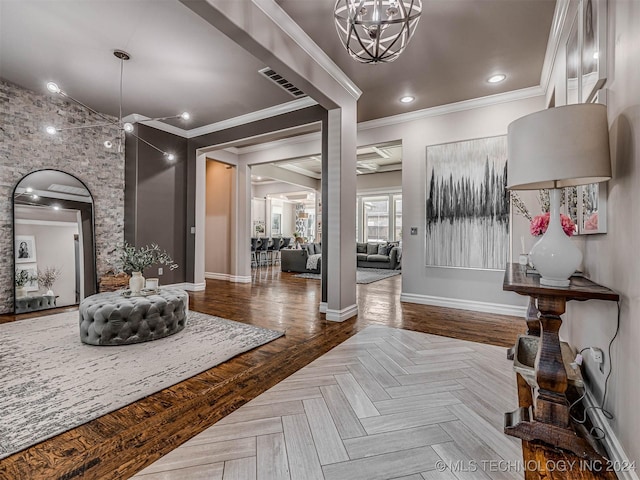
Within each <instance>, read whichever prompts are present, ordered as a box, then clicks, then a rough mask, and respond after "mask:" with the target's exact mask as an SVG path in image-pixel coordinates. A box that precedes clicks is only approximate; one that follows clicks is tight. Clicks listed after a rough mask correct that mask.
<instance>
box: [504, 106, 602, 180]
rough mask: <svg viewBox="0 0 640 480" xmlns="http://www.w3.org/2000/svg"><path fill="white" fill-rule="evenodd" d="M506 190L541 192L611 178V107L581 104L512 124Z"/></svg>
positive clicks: (556, 109) (538, 113) (522, 119)
mask: <svg viewBox="0 0 640 480" xmlns="http://www.w3.org/2000/svg"><path fill="white" fill-rule="evenodd" d="M507 143H508V147H507V148H508V150H507V151H508V157H507V158H508V159H509V167H508V170H507V188H508V189H513V190H539V189H542V188H563V187H572V186H576V185H586V184H589V183H598V182H603V181H605V180H609V179H610V178H611V158H610V154H609V127H608V123H607V107H606V106H605V105H601V104H596V103H582V104H576V105H567V106H563V107H556V108H549V109H547V110H542V111H540V112H536V113H532V114H530V115H527V116H525V117H522V118H519V119H518V120H515V121H514V122H511V124H510V125H509V129H508V135H507Z"/></svg>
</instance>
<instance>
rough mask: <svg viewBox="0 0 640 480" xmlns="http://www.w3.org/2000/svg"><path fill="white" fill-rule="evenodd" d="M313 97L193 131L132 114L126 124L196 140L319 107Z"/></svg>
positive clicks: (125, 120)
mask: <svg viewBox="0 0 640 480" xmlns="http://www.w3.org/2000/svg"><path fill="white" fill-rule="evenodd" d="M317 104H318V102H316V101H315V100H314V99H313V98H311V97H304V98H298V99H296V100H292V101H290V102H286V103H281V104H279V105H274V106H273V107H268V108H263V109H262V110H256V111H255V112H250V113H247V114H244V115H238V116H237V117H233V118H228V119H226V120H222V121H220V122H216V123H210V124H209V125H203V126H201V127H196V128H192V129H191V130H185V129H183V128H180V127H174V126H173V125H169V124H168V123H164V122H161V121H159V120H149V117H146V116H144V115H140V114H139V113H131V114H129V115H127V116H126V117H124V118H123V119H122V120H123V121H124V122H131V123H141V122H144V123H142V125H148V126H149V127H153V128H155V129H157V130H162V131H163V132H167V133H173V134H174V135H178V136H179V137H183V138H194V137H199V136H200V135H206V134H207V133H213V132H219V131H220V130H225V129H227V128H232V127H237V126H239V125H246V124H247V123H251V122H256V121H258V120H264V119H266V118H271V117H275V116H276V115H282V114H284V113H290V112H295V111H296V110H302V109H303V108H307V107H312V106H313V105H317Z"/></svg>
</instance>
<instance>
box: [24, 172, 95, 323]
mask: <svg viewBox="0 0 640 480" xmlns="http://www.w3.org/2000/svg"><path fill="white" fill-rule="evenodd" d="M38 172H59V173H64V174H65V175H69V176H70V177H72V178H74V179H75V180H76V181H78V182H79V183H80V184H81V185H82V186H83V187H84V188H85V189H86V190H87V192H89V196H90V197H91V237H92V238H91V262H90V264H91V267H92V269H93V278H92V279H89V281H90V285H91V287H93V293H90V294H89V295H85V296H84V298H87V297H89V296H90V295H94V294H96V293H98V267H97V252H96V209H95V198H94V196H93V193H91V189H89V187H88V186H87V184H86V183H84V182H83V181H82V180H80V179H79V178H78V177H76V176H75V175H73V174H72V173H69V172H65V171H64V170H59V169H57V168H40V169H38V170H33V171H31V172H29V173H27V174H25V175H23V176H22V177H21V178H20V180H18V181H17V182H16V184H15V185H14V187H13V190H12V191H11V232H12V234H13V235H12V239H11V240H12V243H13V245H12V248H11V251H12V253H13V255H12V259H11V263H12V265H13V273H12V276H11V278H12V279H13V311H14V314H16V312H15V311H16V282H15V275H16V242H15V238H16V201H15V199H16V190H17V189H18V186H19V185H20V184H21V183H22V181H23V180H24V179H25V178H27V177H29V176H31V175H33V174H36V173H38ZM83 248H84V246H83ZM85 264H86V262H85ZM84 283H85V285H86V284H87V278H84ZM85 293H86V292H85ZM82 300H83V299H80V301H82ZM41 311H43V312H44V311H46V310H41ZM24 313H28V312H24Z"/></svg>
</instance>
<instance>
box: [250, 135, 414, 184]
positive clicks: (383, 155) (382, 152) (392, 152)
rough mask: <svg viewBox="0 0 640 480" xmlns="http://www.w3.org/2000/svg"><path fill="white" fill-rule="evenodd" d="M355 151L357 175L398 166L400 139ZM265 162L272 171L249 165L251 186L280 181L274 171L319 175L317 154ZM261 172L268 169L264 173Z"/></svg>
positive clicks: (399, 162)
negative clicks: (271, 167)
mask: <svg viewBox="0 0 640 480" xmlns="http://www.w3.org/2000/svg"><path fill="white" fill-rule="evenodd" d="M356 152H357V157H356V173H357V174H358V175H367V174H371V173H383V172H394V171H397V170H402V142H400V141H395V142H386V143H379V144H376V145H369V146H366V147H358V149H357V151H356ZM268 165H269V166H273V167H276V169H277V170H276V171H275V173H274V171H273V170H271V169H265V168H264V165H258V166H254V167H253V168H252V172H253V173H252V175H251V183H252V184H253V185H254V186H257V185H265V184H268V183H273V182H274V181H281V179H282V178H283V177H281V176H280V175H278V173H279V172H280V171H282V170H286V171H289V172H294V173H298V174H300V175H304V176H306V177H309V178H314V179H316V180H320V179H321V178H322V159H321V157H320V154H318V155H311V156H305V157H300V158H292V159H288V160H282V161H279V162H273V163H271V164H268ZM264 172H270V173H266V174H265V173H264ZM283 173H284V172H283ZM284 178H286V177H284ZM283 195H285V196H286V195H288V194H286V193H284V194H283Z"/></svg>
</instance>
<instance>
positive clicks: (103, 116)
mask: <svg viewBox="0 0 640 480" xmlns="http://www.w3.org/2000/svg"><path fill="white" fill-rule="evenodd" d="M58 93H59V94H60V95H62V96H63V97H64V98H68V99H69V100H71V101H72V102H74V103H76V104H78V105H80V106H81V107H84V108H86V109H87V110H89V111H90V112H91V113H93V114H95V115H98V116H99V117H100V118H102V119H104V120H106V121H107V122H109V123H110V124H111V125H119V122H117V121H114V120H112V119H110V118H109V117H107V116H106V115H104V114H102V113H100V112H98V111H97V110H94V109H93V108H91V107H90V106H88V105H85V104H84V103H82V102H81V101H80V100H76V99H75V98H73V97H72V96H71V95H68V94H66V93H64V92H63V91H62V90H60V91H59V92H58Z"/></svg>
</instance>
